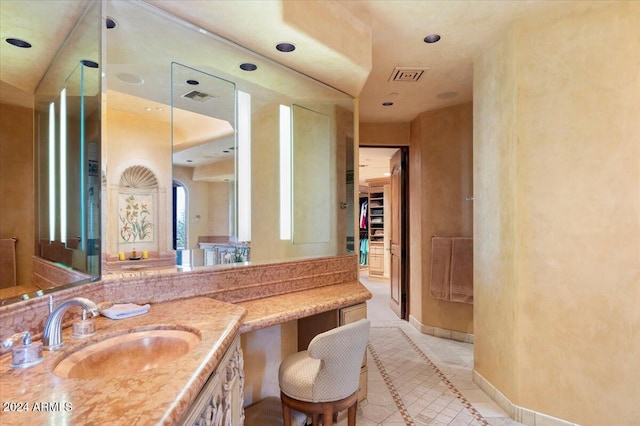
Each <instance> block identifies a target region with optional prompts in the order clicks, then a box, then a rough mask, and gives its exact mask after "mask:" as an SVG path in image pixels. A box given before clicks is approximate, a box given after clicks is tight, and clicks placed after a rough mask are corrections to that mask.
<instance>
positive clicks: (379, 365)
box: [367, 344, 414, 426]
mask: <svg viewBox="0 0 640 426" xmlns="http://www.w3.org/2000/svg"><path fill="white" fill-rule="evenodd" d="M367 348H368V349H369V353H370V354H371V358H373V362H374V363H375V364H376V367H377V368H378V371H380V375H381V376H382V380H384V384H385V385H387V389H389V393H390V394H391V397H392V398H393V402H395V404H396V407H398V411H399V412H400V415H401V416H402V419H403V420H404V422H405V423H406V424H407V426H414V423H413V419H412V418H411V415H409V411H407V407H406V406H405V405H404V402H403V401H402V398H400V395H399V394H398V391H397V390H396V387H395V386H394V384H393V382H392V381H391V377H389V374H388V373H387V370H386V369H385V368H384V365H383V364H382V361H380V357H378V353H377V352H376V350H375V349H373V346H371V344H369V345H367Z"/></svg>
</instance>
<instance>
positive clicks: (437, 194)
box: [409, 103, 473, 333]
mask: <svg viewBox="0 0 640 426" xmlns="http://www.w3.org/2000/svg"><path fill="white" fill-rule="evenodd" d="M472 112H473V108H472V105H471V103H466V104H462V105H456V106H452V107H448V108H444V109H441V110H437V111H429V112H424V113H422V114H420V115H419V116H418V117H416V118H415V119H414V120H413V121H412V123H411V144H410V146H409V199H410V212H409V220H410V222H409V229H410V232H409V235H410V236H409V247H410V256H409V262H410V269H409V270H410V277H409V279H410V295H409V300H410V307H409V310H410V315H411V317H412V319H413V320H416V321H418V322H419V323H420V324H423V325H427V326H432V327H439V328H443V329H446V330H453V331H459V332H463V333H473V305H469V304H464V303H455V302H447V301H442V300H438V299H434V298H433V297H431V294H430V291H429V283H430V276H431V237H432V236H434V235H438V236H440V237H454V236H464V237H470V236H473V202H472V201H469V200H466V198H467V197H471V196H472V195H473V188H472V186H473V177H472V146H473V118H472Z"/></svg>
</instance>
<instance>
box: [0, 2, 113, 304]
mask: <svg viewBox="0 0 640 426" xmlns="http://www.w3.org/2000/svg"><path fill="white" fill-rule="evenodd" d="M37 3H38V2H34V3H28V4H25V3H24V2H17V1H6V2H4V1H3V2H2V11H1V13H0V16H1V18H2V23H1V24H0V26H1V27H2V28H3V33H4V32H5V31H8V32H11V34H13V35H19V36H20V37H24V38H25V39H26V40H22V39H21V40H22V41H23V42H25V43H22V44H21V45H19V46H15V45H10V44H8V43H5V41H6V40H5V39H4V37H3V43H2V48H1V49H0V51H1V54H2V60H1V62H2V72H1V77H2V78H1V79H2V83H1V84H2V86H1V88H2V90H0V104H2V108H3V112H2V119H3V124H2V150H3V158H6V160H7V165H9V164H10V167H5V164H4V163H3V165H2V167H1V168H0V170H1V172H0V173H1V174H2V176H1V178H0V180H1V181H2V182H3V183H5V184H6V185H7V188H6V189H7V190H8V191H6V192H5V187H3V191H2V194H3V195H2V198H1V199H0V207H1V208H2V221H1V222H2V225H1V229H0V233H1V235H0V240H2V241H5V240H9V239H10V240H13V241H14V244H13V246H12V247H11V246H8V245H7V246H5V244H4V243H3V244H2V256H1V257H2V262H0V263H1V264H2V268H0V269H1V271H0V272H1V273H0V289H1V292H0V297H1V298H2V299H3V300H2V303H3V304H4V303H5V301H10V300H13V299H12V298H13V297H15V296H18V299H17V300H20V299H21V298H27V297H29V295H33V294H34V292H35V291H39V292H48V291H50V289H52V288H57V287H58V286H61V285H62V286H64V285H67V284H70V283H72V282H74V281H77V280H79V279H95V278H97V277H99V276H100V261H99V259H100V222H99V220H100V215H99V207H100V206H99V194H100V188H99V175H97V172H98V171H99V166H98V164H99V152H100V101H99V100H100V90H99V85H100V78H99V76H100V71H99V66H100V65H99V64H100V58H99V56H100V27H101V25H100V13H101V12H100V5H99V4H98V3H97V2H88V1H78V2H74V3H73V4H67V3H65V4H64V5H61V4H37ZM65 6H68V8H65ZM60 8H62V9H64V12H62V11H61V10H60ZM31 9H34V10H31ZM36 9H37V13H34V12H35V10H36ZM32 15H35V17H33V19H32ZM45 16H46V17H47V18H52V20H54V21H56V24H55V25H54V26H52V27H51V28H50V29H51V30H52V31H51V33H50V34H49V36H48V37H47V38H46V39H42V32H41V28H42V25H41V24H42V21H43V20H44V17H45ZM62 16H64V17H65V19H64V20H63V22H58V21H57V18H58V17H62ZM25 18H26V20H25ZM9 152H11V153H15V154H16V156H18V157H20V158H21V160H20V162H16V161H15V160H16V159H15V158H12V157H11V156H9V157H5V155H4V153H9ZM14 166H18V167H20V169H21V170H22V171H21V172H18V173H16V170H14ZM29 174H31V176H29ZM9 237H11V238H9ZM14 237H15V238H14ZM5 248H7V250H8V251H7V252H5ZM34 255H35V256H37V257H33V256H34ZM38 259H39V260H38ZM53 269H57V270H58V271H59V272H58V273H51V271H52V270H53Z"/></svg>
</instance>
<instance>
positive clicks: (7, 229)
mask: <svg viewBox="0 0 640 426" xmlns="http://www.w3.org/2000/svg"><path fill="white" fill-rule="evenodd" d="M0 140H1V141H2V142H1V144H0V176H1V178H0V218H1V219H0V238H11V237H16V238H17V239H18V244H17V245H16V269H17V276H16V282H17V284H18V285H21V284H30V283H31V256H33V254H34V244H35V226H34V220H35V205H34V168H33V161H34V157H33V109H32V108H25V107H20V106H14V105H6V104H0ZM0 287H1V285H0Z"/></svg>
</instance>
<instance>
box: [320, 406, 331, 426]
mask: <svg viewBox="0 0 640 426" xmlns="http://www.w3.org/2000/svg"><path fill="white" fill-rule="evenodd" d="M330 425H333V404H331V403H330V402H328V403H325V404H324V414H323V418H322V426H330Z"/></svg>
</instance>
